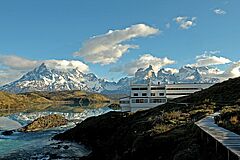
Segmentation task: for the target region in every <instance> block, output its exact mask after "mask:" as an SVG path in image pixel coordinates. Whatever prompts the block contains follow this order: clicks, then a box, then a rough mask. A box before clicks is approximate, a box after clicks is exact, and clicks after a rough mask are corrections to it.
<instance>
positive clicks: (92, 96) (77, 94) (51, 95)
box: [20, 90, 110, 103]
mask: <svg viewBox="0 0 240 160" xmlns="http://www.w3.org/2000/svg"><path fill="white" fill-rule="evenodd" d="M20 95H27V96H34V95H36V96H41V97H44V98H46V99H48V100H51V101H72V102H77V103H78V102H79V100H81V99H88V100H89V101H90V102H107V101H110V99H109V98H108V97H106V96H104V95H102V94H98V93H90V92H86V91H80V90H72V91H56V92H27V93H21V94H20Z"/></svg>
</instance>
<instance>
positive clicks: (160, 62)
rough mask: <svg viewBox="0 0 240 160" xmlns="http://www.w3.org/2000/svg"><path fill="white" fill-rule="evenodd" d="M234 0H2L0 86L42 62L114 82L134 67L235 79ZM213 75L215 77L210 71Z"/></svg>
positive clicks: (238, 27)
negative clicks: (197, 69) (192, 70)
mask: <svg viewBox="0 0 240 160" xmlns="http://www.w3.org/2000/svg"><path fill="white" fill-rule="evenodd" d="M239 6H240V1H239V0H195V1H193V0H121V1H117V0H101V1H96V0H95V1H93V0H71V1H69V0H51V1H49V0H38V1H37V0H36V1H32V0H21V1H19V0H8V1H7V0H5V1H4V0H3V1H0V85H2V84H6V83H9V82H11V81H13V80H16V79H18V78H19V77H21V76H22V75H23V74H24V73H26V72H28V71H30V70H32V69H33V68H35V67H37V66H38V65H40V64H41V63H43V62H44V63H47V64H48V65H49V66H52V67H57V68H60V69H69V68H76V67H78V68H79V69H80V70H81V71H82V72H86V73H89V72H93V73H95V74H96V75H97V76H98V77H101V78H105V79H108V80H115V81H117V80H118V79H120V78H121V77H123V76H132V75H133V74H134V72H135V71H136V70H137V69H138V68H141V67H143V68H146V67H147V66H148V65H150V64H151V65H153V69H154V71H156V72H157V71H158V70H159V69H160V68H162V67H164V68H169V69H171V70H172V71H174V72H175V71H176V72H177V69H179V68H180V67H182V66H184V65H191V66H207V67H211V68H212V71H211V73H209V75H210V76H213V74H214V76H222V77H226V78H229V77H236V76H240V45H239V42H240V21H239V17H240V11H239ZM213 70H214V73H213Z"/></svg>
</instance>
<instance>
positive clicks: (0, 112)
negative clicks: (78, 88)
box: [0, 103, 109, 116]
mask: <svg viewBox="0 0 240 160" xmlns="http://www.w3.org/2000/svg"><path fill="white" fill-rule="evenodd" d="M108 105H109V104H108V103H88V104H81V105H80V104H36V105H32V106H29V107H25V108H20V109H19V108H18V109H16V108H15V109H14V108H10V107H9V108H8V109H0V116H8V115H11V114H14V113H19V112H29V113H30V112H36V111H39V112H40V111H51V112H74V113H79V112H83V111H84V110H85V109H97V108H103V107H106V106H108Z"/></svg>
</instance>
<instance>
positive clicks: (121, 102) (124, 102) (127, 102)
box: [119, 100, 130, 104]
mask: <svg viewBox="0 0 240 160" xmlns="http://www.w3.org/2000/svg"><path fill="white" fill-rule="evenodd" d="M119 103H120V104H129V103H130V102H129V101H121V100H120V102H119Z"/></svg>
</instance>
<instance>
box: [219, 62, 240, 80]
mask: <svg viewBox="0 0 240 160" xmlns="http://www.w3.org/2000/svg"><path fill="white" fill-rule="evenodd" d="M223 75H224V77H226V78H234V77H239V76H240V61H238V62H233V63H232V65H231V66H230V67H229V68H228V69H227V70H226V71H225V72H224V73H223Z"/></svg>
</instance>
